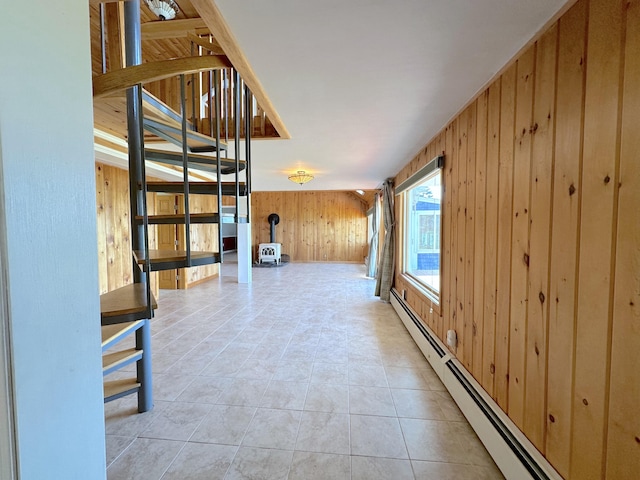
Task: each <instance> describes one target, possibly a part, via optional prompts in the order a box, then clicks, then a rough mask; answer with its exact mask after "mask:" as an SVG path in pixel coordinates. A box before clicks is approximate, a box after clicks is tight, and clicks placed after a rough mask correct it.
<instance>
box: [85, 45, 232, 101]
mask: <svg viewBox="0 0 640 480" xmlns="http://www.w3.org/2000/svg"><path fill="white" fill-rule="evenodd" d="M230 66H231V63H230V62H229V59H228V58H227V57H224V56H221V55H207V56H204V57H185V58H176V59H173V60H162V61H160V62H150V63H143V64H142V65H135V66H133V67H127V68H123V69H121V70H115V71H112V72H108V73H105V74H103V75H96V76H94V77H93V97H94V98H100V97H105V96H107V95H111V94H113V93H117V92H119V91H121V90H124V89H126V88H129V87H131V86H133V85H136V84H138V83H147V82H153V81H156V80H162V79H163V78H169V77H173V76H174V75H179V74H183V73H184V74H187V73H198V72H205V71H208V70H216V69H220V68H229V67H230Z"/></svg>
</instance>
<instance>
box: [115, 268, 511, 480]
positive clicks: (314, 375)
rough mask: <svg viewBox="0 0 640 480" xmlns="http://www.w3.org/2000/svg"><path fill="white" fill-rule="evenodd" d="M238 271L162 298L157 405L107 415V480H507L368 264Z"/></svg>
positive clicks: (122, 405)
mask: <svg viewBox="0 0 640 480" xmlns="http://www.w3.org/2000/svg"><path fill="white" fill-rule="evenodd" d="M235 268H236V265H235V264H233V263H225V264H224V265H223V268H222V274H221V276H220V277H219V278H217V279H214V280H212V281H209V282H206V283H203V284H201V285H199V286H196V287H194V288H192V289H189V290H186V291H162V292H161V296H160V299H159V308H158V310H157V312H156V317H155V318H154V320H153V322H152V331H153V368H154V375H153V380H154V395H155V407H154V409H153V410H152V411H151V412H148V413H144V414H138V413H137V412H136V398H135V396H129V397H125V398H123V399H120V400H117V401H115V402H111V403H108V404H107V405H105V416H106V432H107V438H106V440H107V465H108V469H107V475H108V478H109V479H110V480H116V479H127V480H133V479H148V480H156V479H162V480H168V479H180V480H184V479H188V480H197V479H207V480H212V479H223V478H224V479H229V480H230V479H268V480H275V479H287V478H288V479H292V480H293V479H304V480H313V479H336V480H337V479H366V480H375V479H394V480H400V479H414V478H415V479H456V480H465V479H473V480H477V479H501V478H503V477H502V475H501V474H500V472H499V471H498V469H497V468H496V466H495V464H494V463H493V461H492V460H491V458H490V457H489V455H488V453H487V452H486V450H485V449H484V447H483V446H482V444H481V443H480V441H479V440H478V438H477V436H476V435H475V433H474V432H473V430H472V429H471V428H470V427H469V425H468V423H467V422H466V420H465V418H464V417H463V416H462V414H461V413H460V411H459V410H458V408H457V406H456V405H455V403H454V402H453V400H452V399H451V397H450V396H449V394H448V393H447V391H446V390H445V388H444V386H443V385H442V383H441V382H440V380H439V379H438V378H437V376H436V375H435V373H434V372H433V371H432V370H431V368H430V367H429V365H428V363H427V362H426V360H425V359H424V357H423V356H422V354H421V352H420V351H419V350H418V349H417V347H416V346H415V344H414V343H413V340H412V339H411V337H410V336H409V334H408V333H407V331H406V330H405V328H404V326H403V325H402V322H401V321H400V320H399V318H398V317H397V316H396V314H395V312H394V311H393V308H392V307H391V306H390V305H389V304H386V303H384V302H381V301H380V300H379V299H378V298H376V297H374V296H373V290H374V281H373V280H371V279H367V278H365V276H364V266H362V265H342V264H324V263H322V264H321V263H313V264H295V263H294V264H288V265H285V266H283V267H279V268H254V269H253V283H252V284H251V285H240V284H238V283H237V282H236V278H237V277H236V273H235ZM128 370H129V372H133V367H131V368H129V369H128ZM130 375H131V373H128V372H123V371H122V370H121V371H119V372H116V373H115V374H113V376H114V378H116V377H118V376H122V377H126V376H130Z"/></svg>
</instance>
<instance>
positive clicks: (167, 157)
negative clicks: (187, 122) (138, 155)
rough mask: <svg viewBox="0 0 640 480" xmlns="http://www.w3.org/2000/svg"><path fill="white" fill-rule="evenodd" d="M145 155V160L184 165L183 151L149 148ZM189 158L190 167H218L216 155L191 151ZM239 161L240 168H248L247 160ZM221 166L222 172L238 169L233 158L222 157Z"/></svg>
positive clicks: (210, 168)
mask: <svg viewBox="0 0 640 480" xmlns="http://www.w3.org/2000/svg"><path fill="white" fill-rule="evenodd" d="M144 157H145V160H150V161H152V162H157V163H166V164H169V165H175V166H178V167H181V166H182V165H183V162H182V153H179V152H167V151H165V150H156V149H151V148H147V149H145V151H144ZM187 160H188V166H189V168H199V169H201V170H205V171H210V172H215V171H216V169H217V160H216V157H212V156H209V155H200V154H197V153H189V154H188V156H187ZM238 163H239V166H240V170H244V169H245V168H246V162H245V161H244V160H240V161H239V162H238ZM220 166H221V167H222V168H221V173H223V174H229V173H234V172H235V170H236V161H235V159H233V158H220Z"/></svg>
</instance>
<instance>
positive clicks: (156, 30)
mask: <svg viewBox="0 0 640 480" xmlns="http://www.w3.org/2000/svg"><path fill="white" fill-rule="evenodd" d="M206 26H207V25H206V24H205V22H204V20H203V19H202V18H184V19H180V20H171V21H162V20H157V21H155V22H145V23H143V24H142V25H141V26H140V31H141V34H142V40H143V41H144V40H162V39H166V38H183V37H186V36H187V34H188V33H195V31H196V29H198V28H206Z"/></svg>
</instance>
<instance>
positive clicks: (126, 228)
mask: <svg viewBox="0 0 640 480" xmlns="http://www.w3.org/2000/svg"><path fill="white" fill-rule="evenodd" d="M95 169H96V224H97V233H98V275H99V285H100V293H101V294H102V293H106V292H110V291H111V290H115V289H116V288H120V287H124V286H125V285H129V284H130V283H132V282H133V265H132V261H133V258H132V253H131V237H130V232H131V230H130V228H131V227H130V220H129V174H128V172H126V171H125V170H122V169H121V168H117V167H112V166H109V165H104V164H102V163H96V164H95ZM150 195H152V194H150ZM148 203H149V214H153V213H154V210H153V202H152V201H151V202H148ZM155 246H156V232H155V229H151V230H150V231H149V248H155ZM151 289H152V292H153V294H154V295H155V297H156V299H157V298H158V295H159V293H160V290H159V288H158V274H157V273H152V274H151Z"/></svg>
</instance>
